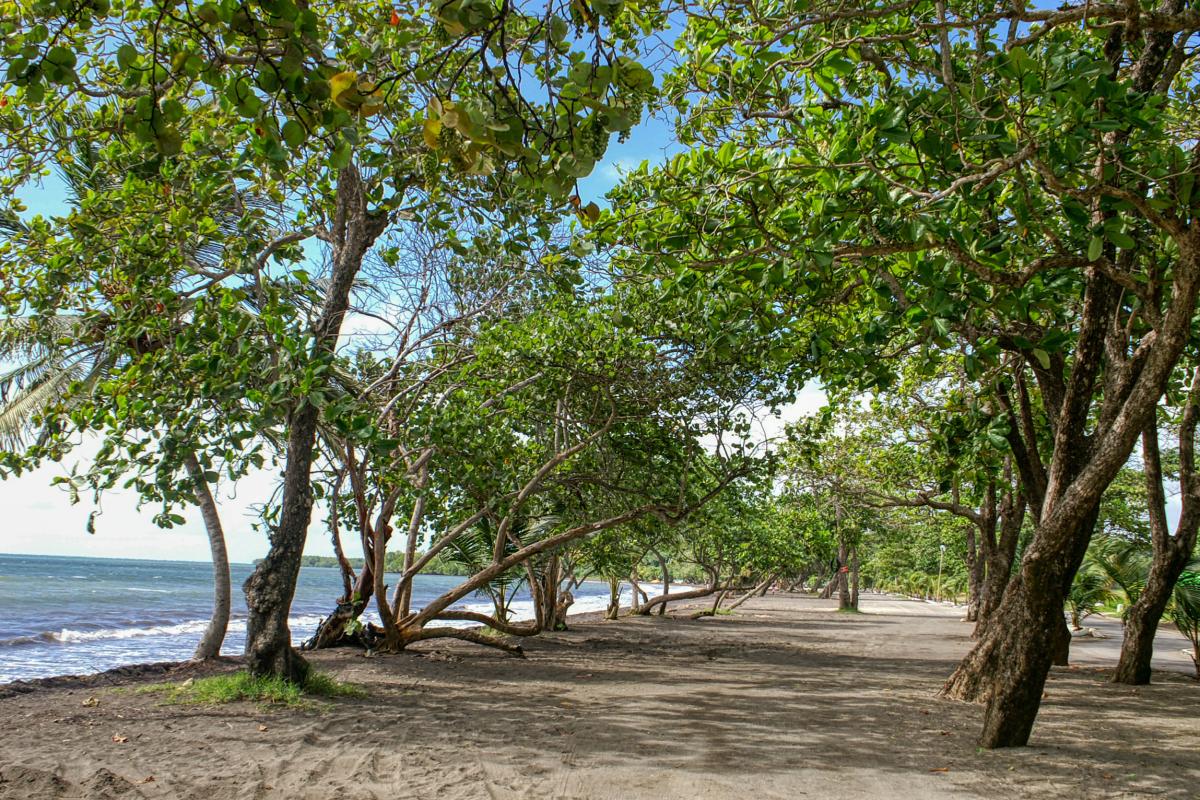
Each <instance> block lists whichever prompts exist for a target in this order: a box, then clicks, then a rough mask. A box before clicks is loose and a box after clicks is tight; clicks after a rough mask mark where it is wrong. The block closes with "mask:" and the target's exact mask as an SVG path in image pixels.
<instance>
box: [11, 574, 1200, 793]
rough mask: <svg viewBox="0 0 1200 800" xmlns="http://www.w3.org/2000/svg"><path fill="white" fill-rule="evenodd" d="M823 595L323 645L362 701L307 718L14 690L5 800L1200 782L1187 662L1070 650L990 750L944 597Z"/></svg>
mask: <svg viewBox="0 0 1200 800" xmlns="http://www.w3.org/2000/svg"><path fill="white" fill-rule="evenodd" d="M834 606H835V603H834V602H832V601H826V600H817V599H815V598H812V597H808V596H801V595H769V596H767V597H764V598H756V599H754V600H751V601H749V602H747V603H746V604H745V605H743V606H742V607H741V608H739V609H738V611H737V612H736V613H735V614H733V615H729V616H718V617H712V618H705V619H698V620H693V619H690V618H689V615H687V614H686V613H684V614H680V615H679V616H668V617H650V618H640V617H639V618H625V619H621V620H619V621H617V622H605V621H603V620H599V619H597V618H596V616H597V615H591V616H589V617H585V618H575V619H574V620H573V624H572V627H571V630H568V631H563V632H556V633H549V634H544V635H542V636H538V637H533V638H531V639H528V640H525V641H524V642H523V645H524V647H525V651H526V657H525V658H523V659H522V658H513V657H511V656H507V655H504V654H503V653H499V652H497V651H494V650H492V649H490V648H480V647H476V646H472V645H469V644H466V643H461V642H451V643H447V642H444V641H438V642H427V643H422V644H419V645H416V646H414V647H412V648H411V649H410V650H409V651H407V652H405V653H401V654H398V655H390V656H378V657H365V656H364V653H362V652H361V651H353V650H339V651H327V652H320V653H316V654H313V655H312V657H311V658H312V662H313V663H314V665H315V666H316V667H317V669H319V670H321V671H323V672H326V673H327V674H329V675H331V676H334V677H336V678H338V679H339V680H343V681H348V682H351V683H353V684H356V685H357V686H359V687H361V688H362V689H363V690H364V691H365V692H366V695H365V696H364V697H360V698H343V699H335V700H329V701H322V703H321V704H320V705H319V706H317V707H312V708H307V709H284V708H264V707H260V706H256V705H254V704H250V703H233V704H229V705H222V706H184V705H166V704H164V703H163V700H162V695H161V694H158V693H153V692H143V691H139V687H144V686H146V685H148V684H152V683H156V682H162V681H164V680H171V681H183V680H185V679H187V678H188V677H189V676H192V675H196V674H199V673H200V671H202V670H212V669H230V670H232V669H236V664H235V663H227V664H225V665H221V666H218V667H204V668H192V667H185V668H183V669H179V670H176V671H173V672H170V671H168V672H164V671H162V670H150V671H149V672H148V673H147V672H142V674H139V671H138V670H129V671H128V672H129V673H130V674H127V675H125V676H120V675H112V674H102V675H95V676H90V677H84V678H79V679H55V680H50V681H46V682H44V683H43V684H41V685H39V686H37V688H33V690H31V691H25V690H27V689H29V688H30V687H29V686H28V685H23V684H16V685H14V686H10V687H9V688H8V689H7V690H6V691H5V692H4V694H5V695H6V696H5V697H3V699H0V709H2V713H3V714H4V717H5V719H7V720H8V731H9V736H7V737H5V738H4V740H3V741H0V798H4V799H5V800H8V798H117V797H120V798H128V799H130V800H135V799H136V798H197V799H199V798H206V799H212V798H312V799H314V800H315V799H316V798H356V799H357V798H380V799H381V800H382V799H383V798H408V797H411V798H434V797H436V798H452V799H453V798H464V799H465V798H551V797H553V798H579V799H582V798H633V799H634V800H640V799H641V798H646V800H650V798H653V799H654V800H669V799H671V798H680V799H681V800H682V799H683V798H689V799H690V798H745V797H754V798H796V797H838V798H847V799H848V800H854V799H855V798H975V797H979V798H984V797H986V798H989V800H995V798H1008V797H1012V798H1018V797H1039V798H1059V797H1061V798H1084V797H1087V798H1097V797H1101V798H1109V797H1111V798H1119V797H1140V796H1144V795H1146V794H1153V795H1154V796H1156V797H1178V798H1185V797H1186V798H1191V797H1195V796H1196V792H1197V786H1200V761H1198V760H1197V759H1196V753H1197V751H1198V750H1200V722H1198V720H1200V684H1198V683H1197V682H1196V681H1194V680H1193V679H1191V678H1190V677H1189V676H1187V675H1186V674H1183V672H1180V671H1173V670H1172V669H1170V668H1169V669H1167V670H1164V671H1159V672H1156V673H1155V676H1154V678H1155V681H1154V683H1153V684H1152V685H1150V686H1143V687H1128V686H1115V685H1112V684H1110V683H1108V678H1109V676H1110V675H1111V672H1110V671H1109V669H1108V668H1105V667H1101V666H1092V665H1091V663H1092V662H1093V661H1094V660H1095V659H1093V658H1092V656H1091V655H1090V654H1089V652H1090V651H1089V648H1091V647H1092V646H1093V645H1092V644H1091V643H1089V642H1086V641H1084V640H1077V641H1076V643H1075V653H1076V660H1077V661H1078V662H1079V663H1076V664H1073V665H1072V666H1071V667H1065V668H1056V669H1055V670H1054V671H1053V673H1052V675H1051V678H1050V682H1049V684H1048V687H1047V693H1046V698H1045V700H1044V702H1043V705H1042V711H1041V714H1040V716H1039V718H1038V723H1037V727H1036V729H1035V731H1034V736H1033V741H1032V743H1031V746H1030V747H1028V748H1018V749H999V750H994V751H981V750H979V749H978V748H977V747H976V744H975V739H976V736H977V735H978V731H979V724H980V713H981V708H980V707H977V706H972V705H966V704H962V703H957V702H951V701H946V700H941V699H939V698H938V697H937V696H936V692H937V689H938V688H939V686H940V685H941V682H942V681H943V680H944V679H945V677H946V676H947V675H948V674H949V673H950V672H951V670H952V669H953V668H954V665H955V662H956V660H957V659H958V658H959V657H961V655H962V654H963V653H965V652H966V650H967V649H968V647H969V644H970V626H969V625H968V624H966V623H963V622H961V621H960V620H959V619H958V618H957V613H958V612H957V611H956V610H955V609H953V608H948V607H945V606H937V605H932V604H927V603H922V602H919V601H911V600H899V599H896V598H887V597H880V596H874V595H865V596H864V598H863V610H864V612H865V613H862V614H840V613H837V612H836V611H834ZM1163 641H1165V642H1167V646H1168V647H1169V645H1170V642H1172V641H1174V640H1171V639H1169V638H1168V639H1164V640H1163ZM1180 641H1182V640H1180ZM1097 644H1104V645H1107V642H1102V641H1100V640H1097ZM1098 658H1099V660H1100V661H1103V658H1100V657H1098ZM163 669H166V668H163ZM14 688H18V689H22V691H14Z"/></svg>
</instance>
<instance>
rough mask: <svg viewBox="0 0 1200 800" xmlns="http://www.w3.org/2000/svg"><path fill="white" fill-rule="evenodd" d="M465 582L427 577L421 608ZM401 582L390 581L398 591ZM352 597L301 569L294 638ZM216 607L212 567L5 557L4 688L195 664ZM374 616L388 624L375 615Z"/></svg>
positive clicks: (240, 574)
mask: <svg viewBox="0 0 1200 800" xmlns="http://www.w3.org/2000/svg"><path fill="white" fill-rule="evenodd" d="M252 569H253V567H252V566H251V565H249V564H234V565H232V567H231V571H232V577H233V609H232V614H231V618H230V623H229V632H228V634H227V635H226V637H225V645H224V647H223V648H222V652H224V653H230V654H240V653H241V652H242V648H243V645H244V641H245V634H246V600H245V596H244V595H243V594H242V591H241V585H242V583H243V582H244V581H245V580H246V578H247V577H248V576H249V575H250V571H251V570H252ZM462 580H463V579H462V578H454V577H448V576H443V575H418V576H417V578H416V579H415V580H414V582H413V600H412V602H413V607H414V608H420V607H421V606H423V605H424V604H425V603H428V602H429V601H430V600H432V599H434V598H435V597H438V596H439V595H441V594H442V593H443V592H445V591H447V590H449V589H452V588H453V587H455V586H457V585H458V584H459V583H460V582H461V581H462ZM395 581H396V576H394V575H389V576H388V580H387V582H388V584H389V585H394V584H395ZM342 591H343V590H342V580H341V574H340V572H339V571H338V570H337V569H336V568H333V567H303V568H301V570H300V580H299V582H298V583H297V586H296V597H295V600H294V602H293V603H292V611H291V618H290V620H289V624H290V627H291V630H292V639H293V641H294V642H296V643H300V642H302V641H304V640H305V639H307V638H308V637H309V636H311V635H312V633H313V631H315V630H316V627H317V623H318V622H320V620H321V618H322V617H323V616H324V615H326V614H328V613H329V612H330V611H331V610H332V609H333V607H334V603H335V601H336V599H337V598H338V597H339V596H340V595H341V594H342ZM624 594H625V597H624V600H625V601H626V602H628V600H629V596H628V592H627V591H626V592H624ZM574 595H575V604H574V605H573V606H572V607H571V612H572V613H579V612H583V611H600V610H603V609H604V607H605V606H606V605H607V604H608V584H607V583H604V582H599V581H587V582H585V583H584V584H583V585H582V586H580V587H579V588H578V589H577V590H576V591H575V592H574ZM212 602H213V589H212V566H211V565H210V564H204V563H197V562H189V561H137V560H125V559H107V558H65V557H57V556H23V555H4V554H0V683H8V682H10V681H14V680H21V679H27V678H41V677H47V676H50V675H72V674H85V673H92V672H101V671H103V670H106V669H111V668H113V667H117V666H121V665H124V664H135V663H141V662H150V661H180V660H183V659H187V658H190V657H191V655H192V652H193V651H194V650H195V648H196V644H197V643H198V642H199V641H200V636H201V634H203V632H204V630H205V628H206V627H207V625H208V619H209V615H210V614H211V612H212ZM454 608H466V609H471V610H477V611H483V612H491V610H492V604H491V602H490V600H488V598H487V597H486V596H481V595H472V596H468V597H467V598H464V600H463V601H462V602H461V603H459V604H458V605H456V606H454ZM511 608H512V612H513V619H516V620H520V619H531V618H532V616H533V614H532V612H533V604H532V603H531V602H530V599H529V595H528V593H527V592H524V593H521V594H518V595H517V597H516V598H515V599H514V602H513V604H512V606H511ZM366 618H367V619H374V621H376V622H378V617H374V616H373V611H372V612H370V613H368V614H367V615H366ZM468 624H469V623H468Z"/></svg>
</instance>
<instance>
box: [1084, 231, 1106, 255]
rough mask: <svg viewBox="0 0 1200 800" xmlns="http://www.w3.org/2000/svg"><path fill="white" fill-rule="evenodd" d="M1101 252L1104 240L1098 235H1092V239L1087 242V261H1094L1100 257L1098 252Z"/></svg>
mask: <svg viewBox="0 0 1200 800" xmlns="http://www.w3.org/2000/svg"><path fill="white" fill-rule="evenodd" d="M1103 252H1104V240H1103V239H1101V238H1100V237H1099V236H1093V237H1092V240H1091V241H1090V242H1088V252H1087V257H1088V261H1095V260H1096V259H1097V258H1099V257H1100V254H1101V253H1103Z"/></svg>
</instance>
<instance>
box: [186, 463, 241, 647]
mask: <svg viewBox="0 0 1200 800" xmlns="http://www.w3.org/2000/svg"><path fill="white" fill-rule="evenodd" d="M183 463H184V465H185V466H186V467H187V471H188V477H189V478H191V481H192V491H193V492H194V493H195V495H196V505H198V506H199V507H200V515H201V516H202V517H203V518H204V529H205V531H207V533H208V549H209V551H210V552H211V553H212V569H213V611H212V617H211V618H210V619H209V621H208V627H207V628H206V629H205V630H204V635H203V636H201V637H200V643H199V644H198V645H196V652H195V654H194V655H193V656H192V658H195V659H197V660H201V661H205V660H208V659H210V658H216V657H217V656H219V655H220V654H221V645H222V644H223V643H224V642H225V631H226V630H228V628H229V605H230V595H231V589H230V580H229V555H228V553H226V551H225V531H224V530H223V529H222V528H221V516H220V514H218V513H217V502H216V500H214V499H213V496H212V491H211V490H210V489H209V487H208V480H207V479H206V478H205V477H204V469H203V468H202V467H201V466H200V462H199V461H197V460H196V456H195V454H194V453H188V454H187V455H186V456H185V457H184V462H183Z"/></svg>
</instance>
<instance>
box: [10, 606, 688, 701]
mask: <svg viewBox="0 0 1200 800" xmlns="http://www.w3.org/2000/svg"><path fill="white" fill-rule="evenodd" d="M696 605H697V604H695V603H694V601H691V600H680V601H677V602H676V603H675V604H674V605H673V606H672V608H673V609H674V610H685V609H691V608H694V607H696ZM627 611H628V608H627V607H623V608H622V613H624V612H627ZM622 618H624V617H622ZM518 621H519V620H518ZM612 621H613V620H605V619H604V612H603V611H580V612H578V613H575V614H568V615H567V622H568V624H569V625H579V624H588V623H603V622H612ZM617 621H619V620H617ZM464 627H468V628H480V627H484V626H482V625H478V624H474V623H472V624H470V625H467V626H464ZM539 635H542V634H539ZM514 638H519V637H514ZM526 638H528V637H526ZM435 641H436V640H435ZM442 641H443V642H447V641H453V640H442ZM419 644H421V643H417V644H416V645H412V646H410V647H416V646H417V645H419ZM356 650H357V648H353V647H339V648H330V649H329V650H320V651H316V650H302V651H301V652H302V653H304V654H305V655H306V656H307V655H309V654H312V653H319V652H336V651H346V652H355V651H356ZM243 659H244V656H242V655H241V654H237V655H231V654H225V653H222V654H221V655H220V656H218V657H217V658H215V659H213V660H211V661H192V660H190V659H185V660H181V661H144V662H133V663H129V664H122V665H120V666H116V667H112V668H110V669H105V670H100V671H99V672H84V673H64V674H61V675H48V676H46V677H42V678H26V679H18V680H15V681H9V682H8V683H0V700H4V699H7V698H9V697H16V696H19V695H24V694H30V693H31V692H37V691H43V690H47V689H87V688H94V687H110V686H120V685H123V684H126V683H134V682H137V681H140V680H144V679H146V678H151V677H159V678H169V677H171V678H173V677H178V678H181V679H187V678H195V677H203V676H207V675H215V674H218V673H221V672H232V671H234V670H235V668H237V667H240V666H241V664H242V663H243Z"/></svg>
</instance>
